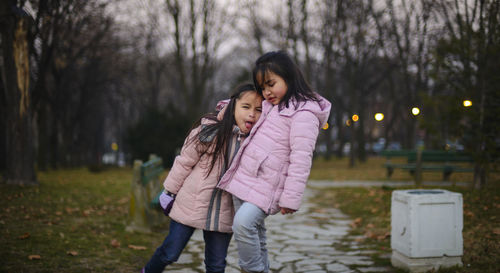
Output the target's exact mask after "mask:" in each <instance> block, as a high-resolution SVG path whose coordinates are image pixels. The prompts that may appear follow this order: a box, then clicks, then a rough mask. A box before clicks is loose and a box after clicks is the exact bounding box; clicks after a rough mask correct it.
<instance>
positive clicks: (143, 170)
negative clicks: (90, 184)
mask: <svg viewBox="0 0 500 273" xmlns="http://www.w3.org/2000/svg"><path fill="white" fill-rule="evenodd" d="M162 163H163V161H162V159H161V158H159V157H157V156H155V155H150V157H149V161H147V162H145V163H143V162H142V161H141V160H135V161H134V169H133V172H134V175H133V179H132V185H131V191H130V207H129V223H128V225H127V228H126V230H127V231H140V232H151V228H152V227H154V226H159V225H161V224H164V223H165V221H167V220H168V218H167V217H166V216H165V215H164V214H163V212H162V210H161V207H160V204H159V203H160V202H159V196H160V194H161V192H162V191H163V180H162V174H163V172H164V169H163V166H162Z"/></svg>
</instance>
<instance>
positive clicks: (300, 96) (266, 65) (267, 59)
mask: <svg viewBox="0 0 500 273" xmlns="http://www.w3.org/2000/svg"><path fill="white" fill-rule="evenodd" d="M269 72H272V73H274V74H276V75H278V76H280V77H281V78H283V80H285V83H286V85H287V88H288V90H287V92H286V94H285V96H284V97H283V98H282V99H281V101H280V104H279V107H280V110H281V109H282V108H283V106H285V107H287V108H288V106H289V102H290V99H291V98H294V99H295V101H296V103H295V105H294V106H295V109H297V107H298V106H299V103H300V102H301V101H307V100H313V101H318V98H317V97H316V95H315V93H314V92H313V91H312V88H311V86H310V85H309V84H308V83H307V81H306V80H305V78H304V76H303V75H302V72H301V71H300V69H299V67H298V66H297V65H296V64H295V62H294V61H293V60H292V58H290V56H288V54H287V53H286V52H285V51H283V50H280V51H271V52H268V53H266V54H264V55H262V56H260V57H259V58H258V59H257V61H255V67H254V69H253V82H254V84H255V87H256V89H257V92H259V94H261V95H262V91H263V89H262V82H264V81H265V78H266V75H267V73H269ZM258 77H260V79H261V81H262V82H259V81H258V80H257V78H258Z"/></svg>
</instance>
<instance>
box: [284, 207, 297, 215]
mask: <svg viewBox="0 0 500 273" xmlns="http://www.w3.org/2000/svg"><path fill="white" fill-rule="evenodd" d="M294 212H296V210H294V209H289V208H281V214H292V213H294Z"/></svg>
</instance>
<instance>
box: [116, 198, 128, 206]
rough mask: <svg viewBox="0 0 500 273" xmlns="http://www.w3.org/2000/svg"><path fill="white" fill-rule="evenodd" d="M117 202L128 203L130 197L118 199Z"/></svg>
mask: <svg viewBox="0 0 500 273" xmlns="http://www.w3.org/2000/svg"><path fill="white" fill-rule="evenodd" d="M117 203H118V204H120V205H123V204H125V203H128V197H123V198H122V199H120V200H118V202H117Z"/></svg>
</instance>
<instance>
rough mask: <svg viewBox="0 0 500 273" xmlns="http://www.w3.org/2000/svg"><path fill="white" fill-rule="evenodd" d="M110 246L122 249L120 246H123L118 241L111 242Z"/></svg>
mask: <svg viewBox="0 0 500 273" xmlns="http://www.w3.org/2000/svg"><path fill="white" fill-rule="evenodd" d="M110 244H111V246H112V247H120V245H121V244H120V242H118V240H116V239H113V240H111V243H110Z"/></svg>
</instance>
